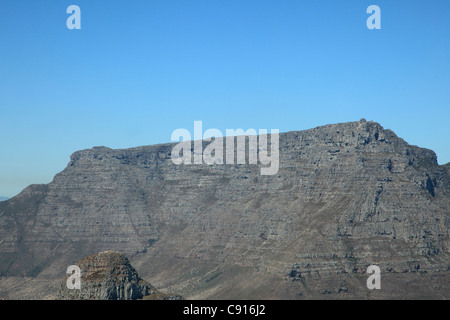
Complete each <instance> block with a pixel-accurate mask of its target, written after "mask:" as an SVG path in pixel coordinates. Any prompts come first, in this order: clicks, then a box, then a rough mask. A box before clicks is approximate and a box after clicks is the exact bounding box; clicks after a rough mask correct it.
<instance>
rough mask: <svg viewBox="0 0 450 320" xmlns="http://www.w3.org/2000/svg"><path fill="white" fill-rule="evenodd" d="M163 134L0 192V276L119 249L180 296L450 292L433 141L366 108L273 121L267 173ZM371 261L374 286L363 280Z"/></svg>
mask: <svg viewBox="0 0 450 320" xmlns="http://www.w3.org/2000/svg"><path fill="white" fill-rule="evenodd" d="M172 147H173V144H161V145H154V146H145V147H138V148H131V149H125V150H112V149H109V148H105V147H96V148H93V149H89V150H82V151H77V152H75V153H74V154H72V156H71V160H70V162H69V164H68V166H67V167H66V169H64V170H63V171H62V172H61V173H59V174H57V175H56V176H55V178H54V180H53V181H52V182H51V183H50V184H47V185H31V186H29V187H28V188H26V189H25V190H24V191H23V192H22V193H20V194H19V195H18V196H16V197H14V198H13V199H11V200H10V201H8V202H2V203H0V275H3V276H8V277H11V276H19V277H21V276H23V275H27V276H30V277H36V282H33V286H36V285H37V283H39V281H38V280H39V279H42V281H47V282H48V281H50V280H51V279H56V281H57V283H58V284H59V281H60V279H61V277H62V276H63V275H64V272H65V270H66V268H67V266H68V265H71V264H73V263H74V262H76V261H77V260H79V259H80V258H82V257H85V256H87V255H90V254H93V253H96V252H100V251H105V250H118V251H121V252H124V253H126V254H127V256H129V257H130V261H131V262H132V263H133V266H135V268H136V270H138V272H139V274H141V275H142V276H143V277H144V278H146V279H149V281H151V282H152V284H154V285H155V286H156V287H158V288H161V289H162V290H163V289H164V288H165V289H167V291H169V292H177V293H180V294H181V295H183V296H184V297H186V298H187V299H189V298H220V299H221V298H236V299H249V298H252V299H258V298H282V299H297V298H300V299H301V298H324V299H327V298H339V299H341V298H355V297H356V298H408V297H414V298H443V297H444V298H450V296H449V292H450V290H449V287H448V286H449V285H448V284H449V283H450V277H449V270H450V263H449V262H450V259H449V225H450V209H449V208H450V175H449V166H448V165H445V166H439V165H438V164H437V161H436V155H435V153H434V152H433V151H431V150H427V149H422V148H419V147H416V146H411V145H409V144H407V143H406V142H405V141H404V140H402V139H401V138H399V137H397V136H396V135H395V134H394V132H392V131H391V130H385V129H383V128H382V127H381V126H380V125H379V124H378V123H376V122H366V121H365V120H361V121H358V122H349V123H341V124H333V125H326V126H321V127H317V128H314V129H310V130H305V131H298V132H288V133H283V134H280V168H279V171H278V173H277V174H276V175H273V176H262V175H261V174H260V170H259V165H247V164H246V165H237V164H233V165H228V164H227V165H213V166H208V165H175V164H173V163H172V161H171V150H172ZM371 264H376V265H378V266H379V267H380V268H381V272H382V290H368V289H367V287H366V280H367V278H368V276H369V275H367V274H366V269H367V267H368V266H369V265H371ZM5 283H6V282H5ZM2 289H3V290H4V291H5V292H8V294H9V296H13V295H11V293H10V291H8V290H9V287H7V286H6V285H4V287H3V288H1V282H0V297H1V296H2V294H1V291H2ZM30 292H31V291H30ZM33 292H35V291H33ZM55 294H56V292H55ZM22 297H25V298H26V297H27V296H26V294H25V295H24V294H23V293H22ZM32 297H33V294H31V293H30V296H29V298H32Z"/></svg>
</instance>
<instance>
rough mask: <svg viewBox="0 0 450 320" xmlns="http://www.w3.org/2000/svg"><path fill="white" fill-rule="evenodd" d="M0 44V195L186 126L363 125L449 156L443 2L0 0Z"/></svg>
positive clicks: (448, 12)
mask: <svg viewBox="0 0 450 320" xmlns="http://www.w3.org/2000/svg"><path fill="white" fill-rule="evenodd" d="M71 4H75V5H78V6H80V8H81V27H82V29H81V30H68V29H67V27H66V20H67V18H68V17H69V14H67V13H66V9H67V7H68V6H69V5H71ZM372 4H375V5H378V6H379V7H380V8H381V28H382V29H381V30H369V29H367V27H366V20H367V18H368V17H369V14H367V13H366V9H367V7H368V6H369V5H372ZM0 41H1V44H0V46H1V47H0V48H1V50H0V116H1V118H0V119H1V120H0V195H3V196H13V195H15V194H17V193H18V192H20V191H21V190H22V189H23V188H25V187H26V186H27V185H29V184H32V183H48V182H50V181H51V180H52V179H53V177H54V175H55V174H56V173H58V172H59V171H61V170H63V169H64V168H65V166H66V165H67V163H68V161H69V156H70V154H71V153H72V152H74V151H76V150H80V149H85V148H91V147H93V146H100V145H103V146H108V147H110V148H128V147H135V146H140V145H150V144H155V143H163V142H169V141H170V136H171V133H172V131H173V130H175V129H177V128H186V129H189V130H191V131H192V130H193V122H194V120H202V121H203V126H204V129H206V128H217V129H220V130H222V131H223V132H225V129H227V128H230V129H237V128H243V129H248V128H255V129H260V128H265V129H279V130H280V132H286V131H291V130H303V129H309V128H312V127H315V126H319V125H324V124H328V123H337V122H346V121H357V120H359V119H360V118H363V117H364V118H366V119H367V120H374V121H377V122H379V123H380V124H381V125H382V126H383V127H385V128H389V129H392V130H394V131H395V132H396V133H397V134H398V135H399V136H400V137H402V138H403V139H405V140H406V141H407V142H408V143H410V144H414V145H418V146H421V147H425V148H429V149H432V150H434V151H435V152H436V153H437V155H438V161H439V163H440V164H443V163H447V162H449V161H450V139H449V138H450V125H449V120H450V111H449V109H450V1H448V0H432V1H414V0H408V1H400V0H389V1H385V0H371V1H365V0H349V1H344V0H343V1H336V0H329V1H325V0H280V1H275V0H201V1H200V0H183V1H181V0H177V1H174V0H157V1H156V0H154V1H152V0H146V1H122V0H121V1H115V0H111V1H106V0H89V1H87V0H71V1H65V0H39V1H37V0H36V1H18V0H0Z"/></svg>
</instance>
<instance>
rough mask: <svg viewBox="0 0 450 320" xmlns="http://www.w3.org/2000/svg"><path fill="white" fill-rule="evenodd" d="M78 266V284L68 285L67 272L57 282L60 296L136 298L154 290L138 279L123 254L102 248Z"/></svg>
mask: <svg viewBox="0 0 450 320" xmlns="http://www.w3.org/2000/svg"><path fill="white" fill-rule="evenodd" d="M76 266H78V267H79V268H80V271H81V274H80V288H79V289H78V288H68V286H67V280H68V278H69V276H70V275H67V276H66V278H65V279H64V281H63V283H62V284H61V288H60V291H59V296H58V297H59V299H62V300H137V299H142V298H144V297H146V296H150V295H152V294H153V295H156V294H157V293H158V292H157V291H156V290H155V288H153V287H152V286H151V285H150V284H149V283H147V282H146V281H144V280H142V279H141V278H140V277H139V275H138V274H137V272H136V270H135V269H134V268H133V267H132V266H131V265H130V263H129V261H128V259H127V257H126V256H125V255H124V254H122V253H120V252H115V251H103V252H100V253H97V254H94V255H91V256H89V257H86V258H84V259H81V260H80V261H78V262H77V263H76Z"/></svg>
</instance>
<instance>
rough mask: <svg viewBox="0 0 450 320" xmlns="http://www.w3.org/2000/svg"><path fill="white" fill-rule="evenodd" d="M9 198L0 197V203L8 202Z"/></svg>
mask: <svg viewBox="0 0 450 320" xmlns="http://www.w3.org/2000/svg"><path fill="white" fill-rule="evenodd" d="M8 199H9V198H8V197H2V196H0V201H6V200H8Z"/></svg>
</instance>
